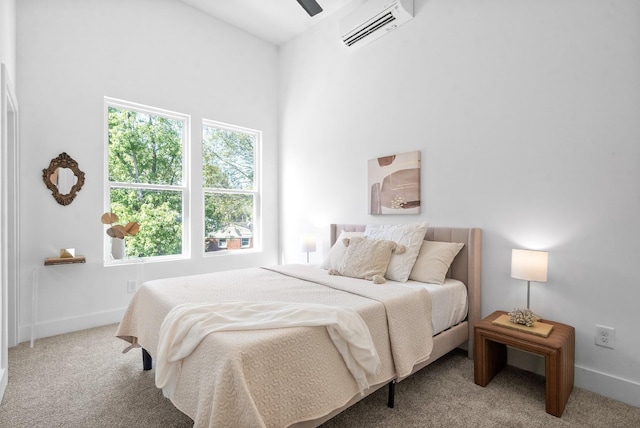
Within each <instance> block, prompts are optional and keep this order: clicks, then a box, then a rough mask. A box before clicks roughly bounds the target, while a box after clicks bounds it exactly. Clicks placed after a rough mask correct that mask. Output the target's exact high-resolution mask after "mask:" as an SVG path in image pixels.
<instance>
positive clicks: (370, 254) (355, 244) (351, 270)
mask: <svg viewBox="0 0 640 428" xmlns="http://www.w3.org/2000/svg"><path fill="white" fill-rule="evenodd" d="M397 246H398V245H397V244H396V243H395V242H393V241H385V240H373V239H367V238H365V237H359V236H356V237H353V238H351V239H349V240H348V245H347V251H346V252H345V254H344V257H343V259H342V263H340V267H338V269H336V270H333V269H332V270H330V271H329V273H330V274H332V275H342V276H349V277H351V278H362V279H367V280H373V281H374V282H375V283H377V284H381V283H383V282H384V273H385V272H386V271H387V267H388V266H389V261H390V260H391V253H392V252H393V251H394V250H395V249H396V247H397Z"/></svg>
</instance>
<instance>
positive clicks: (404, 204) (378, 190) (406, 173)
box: [368, 151, 420, 215]
mask: <svg viewBox="0 0 640 428" xmlns="http://www.w3.org/2000/svg"><path fill="white" fill-rule="evenodd" d="M368 170H369V214H373V215H378V214H420V152H419V151H415V152H408V153H400V154H396V155H391V156H383V157H379V158H375V159H370V160H369V166H368Z"/></svg>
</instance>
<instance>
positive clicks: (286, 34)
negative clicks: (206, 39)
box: [180, 0, 354, 46]
mask: <svg viewBox="0 0 640 428" xmlns="http://www.w3.org/2000/svg"><path fill="white" fill-rule="evenodd" d="M180 1H182V2H183V3H186V4H188V5H190V6H192V7H194V8H196V9H199V10H201V11H203V12H205V13H207V14H209V15H212V16H214V17H216V18H218V19H220V20H222V21H225V22H227V23H229V24H231V25H233V26H236V27H238V28H240V29H242V30H244V31H246V32H248V33H251V34H253V35H255V36H257V37H259V38H261V39H264V40H267V41H269V42H271V43H274V44H276V45H278V46H279V45H282V44H283V43H286V42H288V41H289V40H291V39H293V38H294V37H296V36H297V35H298V34H300V33H302V32H304V31H305V30H307V29H309V28H310V27H312V26H313V25H315V24H316V23H318V22H319V21H321V20H322V19H325V18H326V17H328V16H329V15H331V14H332V13H334V12H336V11H338V10H340V9H342V8H343V7H345V6H346V5H348V4H349V3H351V2H352V1H354V0H318V3H319V4H320V6H321V7H322V9H323V11H322V12H320V13H318V14H317V15H316V16H314V17H310V16H309V15H308V14H307V12H305V11H304V9H303V8H302V7H301V6H300V5H299V4H298V2H297V1H296V0H180Z"/></svg>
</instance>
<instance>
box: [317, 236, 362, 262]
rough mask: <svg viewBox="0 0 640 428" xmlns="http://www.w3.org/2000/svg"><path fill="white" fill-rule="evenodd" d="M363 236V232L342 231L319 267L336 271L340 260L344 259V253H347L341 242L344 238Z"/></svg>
mask: <svg viewBox="0 0 640 428" xmlns="http://www.w3.org/2000/svg"><path fill="white" fill-rule="evenodd" d="M363 235H364V232H345V231H344V230H343V231H342V232H341V233H340V236H339V237H338V239H337V240H336V243H335V244H333V246H332V247H331V249H329V254H327V257H326V258H325V259H324V261H323V262H322V264H321V265H320V267H321V268H322V269H338V268H339V267H340V262H342V258H343V257H344V253H345V252H346V251H347V247H346V245H344V242H342V241H343V240H344V239H345V238H353V237H354V236H363Z"/></svg>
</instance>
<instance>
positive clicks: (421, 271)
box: [409, 241, 464, 284]
mask: <svg viewBox="0 0 640 428" xmlns="http://www.w3.org/2000/svg"><path fill="white" fill-rule="evenodd" d="M462 247H464V244H462V243H459V242H439V241H424V242H423V243H422V247H420V252H419V253H418V258H417V259H416V262H415V264H414V265H413V269H412V270H411V275H409V279H412V280H414V281H420V282H428V283H431V284H443V283H444V280H445V277H446V276H447V271H448V270H449V266H451V263H453V259H455V257H456V256H457V255H458V253H459V252H460V250H461V249H462Z"/></svg>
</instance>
